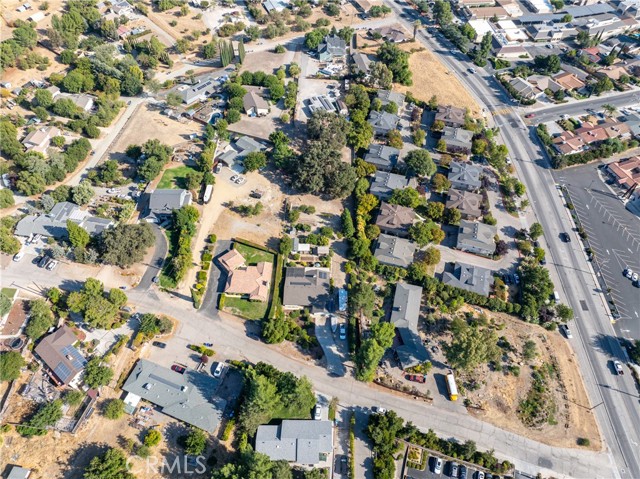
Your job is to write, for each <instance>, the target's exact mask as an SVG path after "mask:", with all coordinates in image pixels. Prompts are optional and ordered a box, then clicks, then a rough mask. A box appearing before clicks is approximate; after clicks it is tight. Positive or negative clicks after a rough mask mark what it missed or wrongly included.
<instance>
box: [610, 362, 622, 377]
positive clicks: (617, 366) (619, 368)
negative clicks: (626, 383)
mask: <svg viewBox="0 0 640 479" xmlns="http://www.w3.org/2000/svg"><path fill="white" fill-rule="evenodd" d="M613 368H614V369H615V370H616V374H617V375H618V376H622V375H623V374H624V368H623V367H622V363H621V362H620V361H614V362H613Z"/></svg>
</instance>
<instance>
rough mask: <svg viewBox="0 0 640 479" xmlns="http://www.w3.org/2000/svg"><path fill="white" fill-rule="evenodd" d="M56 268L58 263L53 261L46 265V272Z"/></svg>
mask: <svg viewBox="0 0 640 479" xmlns="http://www.w3.org/2000/svg"><path fill="white" fill-rule="evenodd" d="M56 266H58V262H57V261H55V260H54V261H50V262H49V263H48V264H47V267H46V269H47V271H53V269H54V268H55V267H56Z"/></svg>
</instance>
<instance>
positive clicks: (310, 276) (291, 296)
mask: <svg viewBox="0 0 640 479" xmlns="http://www.w3.org/2000/svg"><path fill="white" fill-rule="evenodd" d="M330 277H331V270H330V269H329V268H316V267H290V268H287V269H286V272H285V279H284V291H283V295H282V307H283V308H284V309H287V310H295V309H304V308H308V309H310V310H311V312H312V313H318V312H324V311H326V310H327V303H328V302H329V299H330V296H331V295H330V293H329V290H330Z"/></svg>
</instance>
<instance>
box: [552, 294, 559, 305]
mask: <svg viewBox="0 0 640 479" xmlns="http://www.w3.org/2000/svg"><path fill="white" fill-rule="evenodd" d="M553 299H555V301H556V303H559V302H560V295H559V294H558V292H557V291H554V292H553Z"/></svg>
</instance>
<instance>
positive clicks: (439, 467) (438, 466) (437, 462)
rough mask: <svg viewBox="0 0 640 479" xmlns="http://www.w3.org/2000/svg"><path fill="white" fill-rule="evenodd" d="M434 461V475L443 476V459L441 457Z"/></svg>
mask: <svg viewBox="0 0 640 479" xmlns="http://www.w3.org/2000/svg"><path fill="white" fill-rule="evenodd" d="M434 459H435V460H434V461H433V473H434V474H442V459H441V458H439V457H434Z"/></svg>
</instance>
